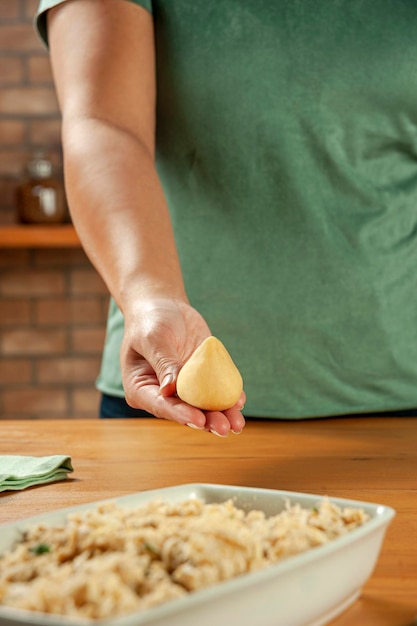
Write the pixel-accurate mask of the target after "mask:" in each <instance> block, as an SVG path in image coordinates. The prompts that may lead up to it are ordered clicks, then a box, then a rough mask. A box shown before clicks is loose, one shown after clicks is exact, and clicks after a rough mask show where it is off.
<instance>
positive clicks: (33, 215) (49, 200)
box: [16, 153, 68, 224]
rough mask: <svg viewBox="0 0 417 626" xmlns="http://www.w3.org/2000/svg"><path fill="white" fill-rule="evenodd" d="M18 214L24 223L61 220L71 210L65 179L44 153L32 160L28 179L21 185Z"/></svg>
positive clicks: (53, 222) (28, 166)
mask: <svg viewBox="0 0 417 626" xmlns="http://www.w3.org/2000/svg"><path fill="white" fill-rule="evenodd" d="M16 202H17V214H18V220H19V222H21V223H23V224H59V223H63V222H66V221H67V219H68V212H67V207H66V202H65V193H64V188H63V184H62V182H61V180H59V178H58V177H57V176H56V175H55V174H54V171H53V167H52V163H51V161H50V159H49V158H48V157H47V156H46V155H45V154H44V153H37V154H35V155H34V156H33V158H32V159H30V160H29V161H28V164H27V173H26V177H25V179H24V180H23V181H22V183H21V184H20V185H19V186H18V188H17V193H16Z"/></svg>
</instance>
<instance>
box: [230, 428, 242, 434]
mask: <svg viewBox="0 0 417 626" xmlns="http://www.w3.org/2000/svg"><path fill="white" fill-rule="evenodd" d="M242 430H243V429H242ZM241 432H242V431H241V430H232V433H233V434H234V435H240V433H241Z"/></svg>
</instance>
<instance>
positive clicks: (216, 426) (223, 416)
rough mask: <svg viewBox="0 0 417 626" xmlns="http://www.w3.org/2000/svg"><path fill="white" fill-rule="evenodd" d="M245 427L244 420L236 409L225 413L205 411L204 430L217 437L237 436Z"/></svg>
mask: <svg viewBox="0 0 417 626" xmlns="http://www.w3.org/2000/svg"><path fill="white" fill-rule="evenodd" d="M244 427H245V418H244V417H243V415H242V413H241V412H240V410H239V409H237V408H236V407H233V408H232V409H227V411H224V412H221V411H207V412H206V427H205V428H206V430H207V431H209V432H210V433H212V434H213V435H218V436H219V437H227V436H228V435H229V433H234V434H235V435H238V434H240V433H241V432H242V430H243V428H244Z"/></svg>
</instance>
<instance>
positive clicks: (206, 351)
mask: <svg viewBox="0 0 417 626" xmlns="http://www.w3.org/2000/svg"><path fill="white" fill-rule="evenodd" d="M242 389H243V381H242V376H241V375H240V372H239V370H238V369H237V367H236V365H235V364H234V363H233V360H232V357H231V356H230V354H229V353H228V351H227V350H226V348H225V347H224V345H223V344H222V342H221V341H219V340H218V339H217V338H216V337H207V339H205V340H204V341H203V343H202V344H200V345H199V347H198V348H197V349H196V350H195V351H194V352H193V354H192V355H191V356H190V358H189V359H188V361H186V363H185V364H184V366H183V367H182V369H181V370H180V373H179V374H178V379H177V394H178V396H179V397H180V398H181V400H184V402H187V404H191V405H192V406H195V407H197V408H199V409H203V410H205V411H224V410H225V409H230V408H231V407H232V406H234V405H235V404H236V402H237V401H238V400H239V398H240V394H241V393H242Z"/></svg>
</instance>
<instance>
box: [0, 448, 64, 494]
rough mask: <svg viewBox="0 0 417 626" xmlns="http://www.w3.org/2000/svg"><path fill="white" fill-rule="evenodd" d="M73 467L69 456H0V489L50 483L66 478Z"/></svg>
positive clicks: (24, 487) (23, 487)
mask: <svg viewBox="0 0 417 626" xmlns="http://www.w3.org/2000/svg"><path fill="white" fill-rule="evenodd" d="M73 471H74V469H73V467H72V464H71V457H69V456H66V455H63V454H55V455H53V456H39V457H35V456H17V455H5V456H0V491H9V490H19V489H26V487H32V486H33V485H42V484H45V483H52V482H55V481H58V480H64V479H65V478H67V475H68V473H69V472H73Z"/></svg>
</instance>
